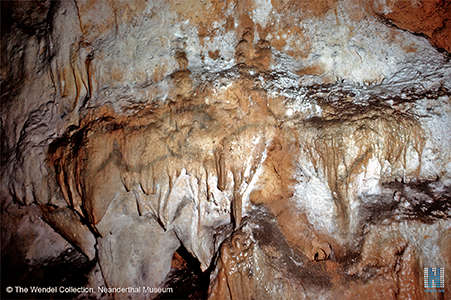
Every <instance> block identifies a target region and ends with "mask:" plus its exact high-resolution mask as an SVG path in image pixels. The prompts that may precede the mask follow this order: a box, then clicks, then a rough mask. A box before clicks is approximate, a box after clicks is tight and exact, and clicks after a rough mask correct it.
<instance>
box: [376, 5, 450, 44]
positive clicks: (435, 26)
mask: <svg viewBox="0 0 451 300" xmlns="http://www.w3.org/2000/svg"><path fill="white" fill-rule="evenodd" d="M372 7H373V9H374V11H375V13H376V14H379V15H381V16H383V17H385V18H387V19H388V20H389V21H391V22H393V23H394V24H395V25H396V26H398V27H399V28H402V29H405V30H409V31H411V32H414V33H418V34H424V35H426V36H427V37H428V38H429V39H430V40H431V42H432V43H433V44H434V45H435V46H436V47H438V48H442V49H445V50H446V51H448V52H451V21H450V18H451V3H450V2H449V1H442V0H420V1H410V0H397V1H390V2H388V4H387V6H385V5H381V2H378V1H373V2H372Z"/></svg>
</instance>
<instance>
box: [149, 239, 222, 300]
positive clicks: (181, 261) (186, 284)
mask: <svg viewBox="0 0 451 300" xmlns="http://www.w3.org/2000/svg"><path fill="white" fill-rule="evenodd" d="M214 267H215V266H214V264H212V265H211V266H210V267H209V268H208V269H207V270H205V272H202V270H201V268H200V263H199V261H198V260H197V259H196V258H195V257H194V256H193V255H192V254H191V253H189V252H188V250H186V248H185V247H184V246H183V245H182V246H180V247H179V248H178V249H177V251H176V252H175V253H174V255H173V257H172V264H171V271H170V272H169V274H168V275H167V276H166V280H165V281H164V283H163V284H162V286H163V287H164V288H172V293H171V292H168V293H162V294H159V295H158V297H157V298H156V299H171V300H179V299H180V300H181V299H183V300H186V299H188V300H194V299H195V300H202V299H207V298H208V286H209V284H210V273H211V271H212V270H213V269H214Z"/></svg>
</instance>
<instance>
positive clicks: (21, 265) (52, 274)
mask: <svg viewBox="0 0 451 300" xmlns="http://www.w3.org/2000/svg"><path fill="white" fill-rule="evenodd" d="M13 248H14V249H13ZM95 264H96V260H93V261H89V260H88V258H87V257H86V256H85V255H83V254H81V253H80V252H79V251H77V250H76V249H74V248H69V249H67V250H66V251H64V252H62V253H61V254H60V255H59V256H58V257H55V258H53V259H49V260H46V261H43V262H41V263H39V264H36V265H31V264H29V263H28V262H27V261H26V260H25V258H24V257H22V256H21V255H20V251H19V250H17V248H15V247H10V248H9V249H8V250H5V251H4V252H3V253H2V256H1V290H2V291H1V299H5V300H6V299H72V298H74V297H76V296H77V295H78V294H76V293H59V292H57V293H31V292H30V287H31V286H34V287H81V286H85V285H86V284H87V282H88V274H89V272H90V271H91V270H92V268H93V267H94V266H95ZM16 286H20V287H27V288H28V289H29V292H28V293H17V292H16V291H15V290H13V292H12V293H7V292H6V288H7V287H13V288H14V287H16Z"/></svg>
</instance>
